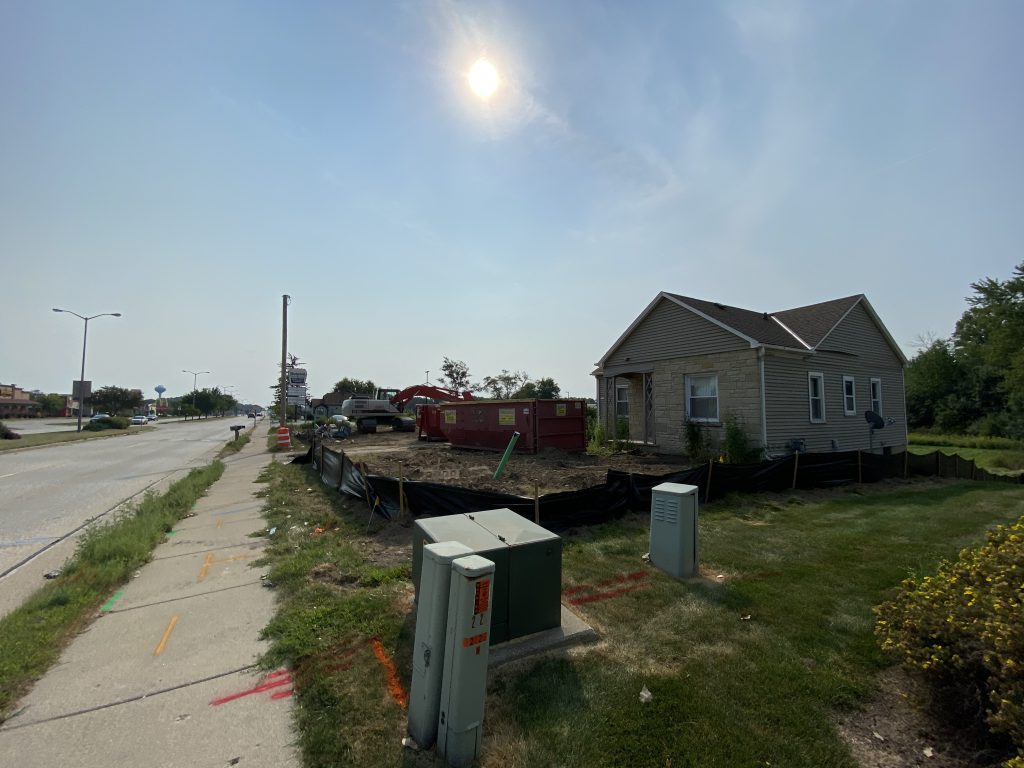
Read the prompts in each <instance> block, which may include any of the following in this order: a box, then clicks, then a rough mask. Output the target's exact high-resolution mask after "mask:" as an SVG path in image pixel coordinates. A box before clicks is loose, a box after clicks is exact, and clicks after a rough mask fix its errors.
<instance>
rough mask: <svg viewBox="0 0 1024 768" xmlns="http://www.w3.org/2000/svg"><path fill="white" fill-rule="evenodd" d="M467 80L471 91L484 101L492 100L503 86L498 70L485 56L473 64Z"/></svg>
mask: <svg viewBox="0 0 1024 768" xmlns="http://www.w3.org/2000/svg"><path fill="white" fill-rule="evenodd" d="M466 79H467V80H469V87H470V90H472V91H473V93H475V94H476V95H477V96H479V97H480V98H481V99H484V100H486V99H489V98H491V96H493V95H494V92H495V91H496V90H498V85H500V84H501V78H499V77H498V70H496V69H495V68H494V65H493V64H491V62H489V61H488V60H487V59H486V58H484V57H483V56H481V57H480V58H479V59H477V60H476V61H475V62H473V66H472V67H470V68H469V73H468V74H467V75H466Z"/></svg>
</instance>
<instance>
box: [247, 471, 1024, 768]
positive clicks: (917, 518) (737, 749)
mask: <svg viewBox="0 0 1024 768" xmlns="http://www.w3.org/2000/svg"><path fill="white" fill-rule="evenodd" d="M266 479H267V480H268V481H269V483H270V485H269V489H268V492H267V495H268V499H267V502H268V509H269V511H268V513H267V514H268V522H269V525H270V526H276V527H277V531H276V532H275V535H274V536H272V537H271V540H272V541H273V542H274V543H273V545H272V547H271V549H270V550H269V557H270V561H271V563H272V573H271V580H272V581H273V582H274V583H275V585H276V586H277V587H278V588H279V590H280V597H281V607H280V613H279V615H278V617H277V618H276V619H275V621H274V622H273V623H272V624H271V625H270V626H269V627H268V629H267V635H268V637H269V638H270V639H271V640H272V643H273V644H272V649H271V651H270V652H269V654H268V657H267V658H266V659H265V660H264V661H265V663H266V664H267V665H268V667H273V666H275V665H278V664H281V663H287V664H288V665H289V666H291V667H292V669H293V670H294V673H295V677H296V679H297V681H298V703H299V707H298V709H297V713H298V714H297V717H298V720H299V730H300V734H301V735H300V743H301V745H302V748H303V752H304V756H305V764H306V765H307V766H328V765H352V766H392V765H401V764H407V765H420V764H423V765H429V764H430V763H429V759H427V758H426V757H425V756H422V755H421V756H416V757H415V758H414V757H413V756H411V755H409V754H405V755H403V754H402V751H401V747H400V746H399V741H400V738H401V736H402V735H403V734H404V730H405V723H406V714H405V711H404V710H403V708H402V707H401V706H400V705H399V703H397V699H396V697H395V696H394V695H391V694H389V689H388V683H387V679H388V676H387V673H386V668H385V667H384V666H383V665H382V664H381V663H378V659H379V658H380V657H379V656H378V655H377V654H376V653H375V651H374V650H373V649H372V648H371V647H370V645H369V644H368V642H369V641H370V640H371V638H378V639H379V641H380V646H381V648H382V649H383V650H384V651H385V652H386V654H387V655H389V656H390V657H391V658H392V659H393V660H394V663H395V665H396V667H397V670H398V673H399V677H400V680H401V682H402V684H403V685H404V686H405V687H406V689H407V688H408V685H409V678H410V675H411V671H410V669H411V661H410V659H411V652H412V651H411V645H412V639H413V624H412V619H413V617H412V615H411V612H412V606H411V595H412V588H411V584H410V583H409V570H410V567H409V563H408V562H407V561H405V560H401V559H396V560H395V561H393V562H392V563H391V564H390V565H385V566H381V565H373V564H371V563H370V562H369V559H368V558H367V555H366V553H367V552H370V551H373V550H374V549H379V543H380V539H381V538H382V537H388V536H390V537H395V536H396V535H398V534H401V533H402V529H401V528H400V526H399V525H398V524H397V523H390V524H388V525H387V527H385V528H383V530H380V532H379V533H377V534H376V535H374V534H371V535H370V536H365V529H366V514H367V513H366V509H365V507H363V506H362V505H359V504H356V503H354V502H351V501H349V500H346V499H342V498H341V497H340V496H338V495H336V494H334V493H333V492H332V491H329V490H327V489H326V488H324V487H323V486H322V485H321V484H320V483H319V480H318V478H317V476H316V475H315V474H314V473H312V472H310V471H309V470H308V469H306V468H304V467H300V466H292V465H277V464H275V465H272V466H271V467H270V468H269V469H268V472H267V475H266ZM1022 514H1024V489H1022V488H1019V487H1016V486H1002V485H997V484H986V485H982V484H980V483H973V484H972V483H966V482H965V483H956V484H954V483H935V482H930V481H921V482H915V483H912V484H905V483H890V484H886V485H880V486H859V487H851V488H847V489H844V490H837V491H832V492H829V493H827V494H824V493H808V494H801V495H793V496H786V495H770V496H762V497H756V498H754V497H744V498H734V499H731V500H726V501H723V502H718V503H715V504H712V505H710V506H708V507H707V508H706V509H704V510H703V511H702V515H701V529H700V535H701V559H702V568H703V577H702V578H701V579H698V580H694V581H690V582H677V581H675V580H674V579H671V578H669V577H667V576H665V575H664V574H662V573H660V572H659V571H657V570H656V569H654V568H652V567H651V566H649V565H646V564H645V563H643V561H642V560H641V556H642V555H643V553H645V552H647V550H648V549H649V544H648V533H647V525H646V523H647V521H646V516H644V515H634V516H630V517H628V518H626V519H624V520H622V521H620V522H616V523H612V524H608V525H604V526H599V527H595V528H591V529H584V530H581V531H579V532H578V533H576V534H575V535H572V536H567V537H565V541H564V546H565V548H564V558H563V585H562V586H563V588H564V589H569V590H571V589H572V588H573V587H576V586H579V585H596V584H598V583H600V582H609V580H612V579H615V578H617V577H622V576H626V575H628V574H635V573H636V572H638V571H640V572H643V576H642V577H639V578H638V579H635V581H633V582H630V583H636V584H642V585H645V586H642V587H641V588H638V589H635V590H633V591H629V592H624V593H622V594H619V595H618V596H616V597H614V598H611V599H606V600H599V601H595V602H590V603H585V604H582V605H578V606H575V607H574V610H576V611H577V612H578V613H580V614H581V615H582V616H583V617H584V618H585V619H586V620H587V621H588V622H589V623H591V625H593V626H594V627H595V629H597V630H598V631H599V633H600V635H601V641H600V642H599V643H597V644H596V645H592V646H588V647H582V648H577V649H574V650H571V651H568V652H561V653H556V654H553V655H549V656H546V657H541V658H536V659H532V660H527V661H525V662H521V663H516V664H512V665H509V666H507V667H501V668H499V669H497V670H494V671H492V673H491V676H490V681H489V696H488V703H487V712H486V719H485V722H484V742H483V744H484V746H483V756H482V761H481V765H482V766H484V767H485V768H489V767H490V766H524V767H525V766H530V767H531V768H532V767H533V766H556V765H557V766H581V767H582V766H603V765H607V766H626V765H628V766H657V767H658V768H665V766H672V767H673V768H682V766H701V767H702V768H708V767H713V766H722V767H723V768H726V767H728V768H734V767H735V766H767V765H771V766H785V767H786V768H796V767H798V766H807V767H808V768H812V767H813V768H823V767H825V766H849V768H853V767H854V765H855V763H854V762H853V758H852V757H851V756H850V754H849V752H848V750H847V748H846V745H845V744H844V743H843V741H842V740H841V738H840V737H839V736H838V734H837V732H836V730H835V727H834V720H835V717H836V715H837V713H839V712H842V711H848V710H850V709H851V708H855V707H857V706H858V704H860V703H861V702H863V701H865V699H866V697H868V696H870V695H871V693H872V692H874V690H875V687H876V683H875V679H876V674H877V673H878V671H879V670H880V669H882V668H883V667H884V666H885V665H886V664H887V663H888V661H887V660H886V659H884V658H883V657H882V655H881V653H880V651H879V650H878V648H877V645H876V642H875V640H874V637H873V632H872V630H873V623H874V621H873V615H872V610H871V609H872V606H874V605H877V604H878V603H880V602H882V601H883V600H884V599H886V598H888V597H889V596H891V594H892V592H893V590H894V588H895V587H896V586H897V585H898V584H899V582H900V581H901V580H902V579H903V578H906V577H907V576H908V575H911V574H918V573H931V572H933V571H934V570H935V568H936V566H937V564H938V561H939V559H940V558H943V557H953V556H955V555H956V553H957V552H958V551H959V549H961V548H962V547H965V546H968V545H971V544H975V543H977V542H980V541H981V540H982V538H983V532H984V531H985V529H987V528H988V527H990V526H991V525H993V524H995V523H999V522H1007V521H1010V520H1015V519H1017V518H1018V517H1020V516H1021V515H1022ZM381 526H382V524H381V523H379V522H378V523H374V528H375V529H381ZM318 528H319V529H321V531H320V532H317V529H318ZM571 594H577V593H571ZM644 686H646V687H647V688H648V689H649V690H650V691H651V693H652V694H653V696H654V698H653V700H652V701H651V702H650V703H648V704H641V703H640V702H639V700H638V695H639V692H640V690H641V688H643V687H644Z"/></svg>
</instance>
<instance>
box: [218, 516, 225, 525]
mask: <svg viewBox="0 0 1024 768" xmlns="http://www.w3.org/2000/svg"><path fill="white" fill-rule="evenodd" d="M217 527H218V528H223V527H224V518H223V517H220V518H217Z"/></svg>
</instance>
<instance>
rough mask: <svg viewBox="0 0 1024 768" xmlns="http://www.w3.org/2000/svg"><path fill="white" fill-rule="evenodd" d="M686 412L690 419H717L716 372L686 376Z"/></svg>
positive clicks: (706, 420) (711, 420) (713, 420)
mask: <svg viewBox="0 0 1024 768" xmlns="http://www.w3.org/2000/svg"><path fill="white" fill-rule="evenodd" d="M686 412H687V414H688V415H689V419H690V421H703V422H715V421H718V374H716V373H711V374H705V375H702V376H687V377H686Z"/></svg>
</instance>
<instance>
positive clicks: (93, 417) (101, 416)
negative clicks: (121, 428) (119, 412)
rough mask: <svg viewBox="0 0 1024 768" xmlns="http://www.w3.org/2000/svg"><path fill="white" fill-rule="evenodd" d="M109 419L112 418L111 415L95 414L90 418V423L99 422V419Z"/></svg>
mask: <svg viewBox="0 0 1024 768" xmlns="http://www.w3.org/2000/svg"><path fill="white" fill-rule="evenodd" d="M109 418H110V414H109V413H94V414H93V415H92V416H91V417H90V419H89V421H98V420H99V419H109Z"/></svg>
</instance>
